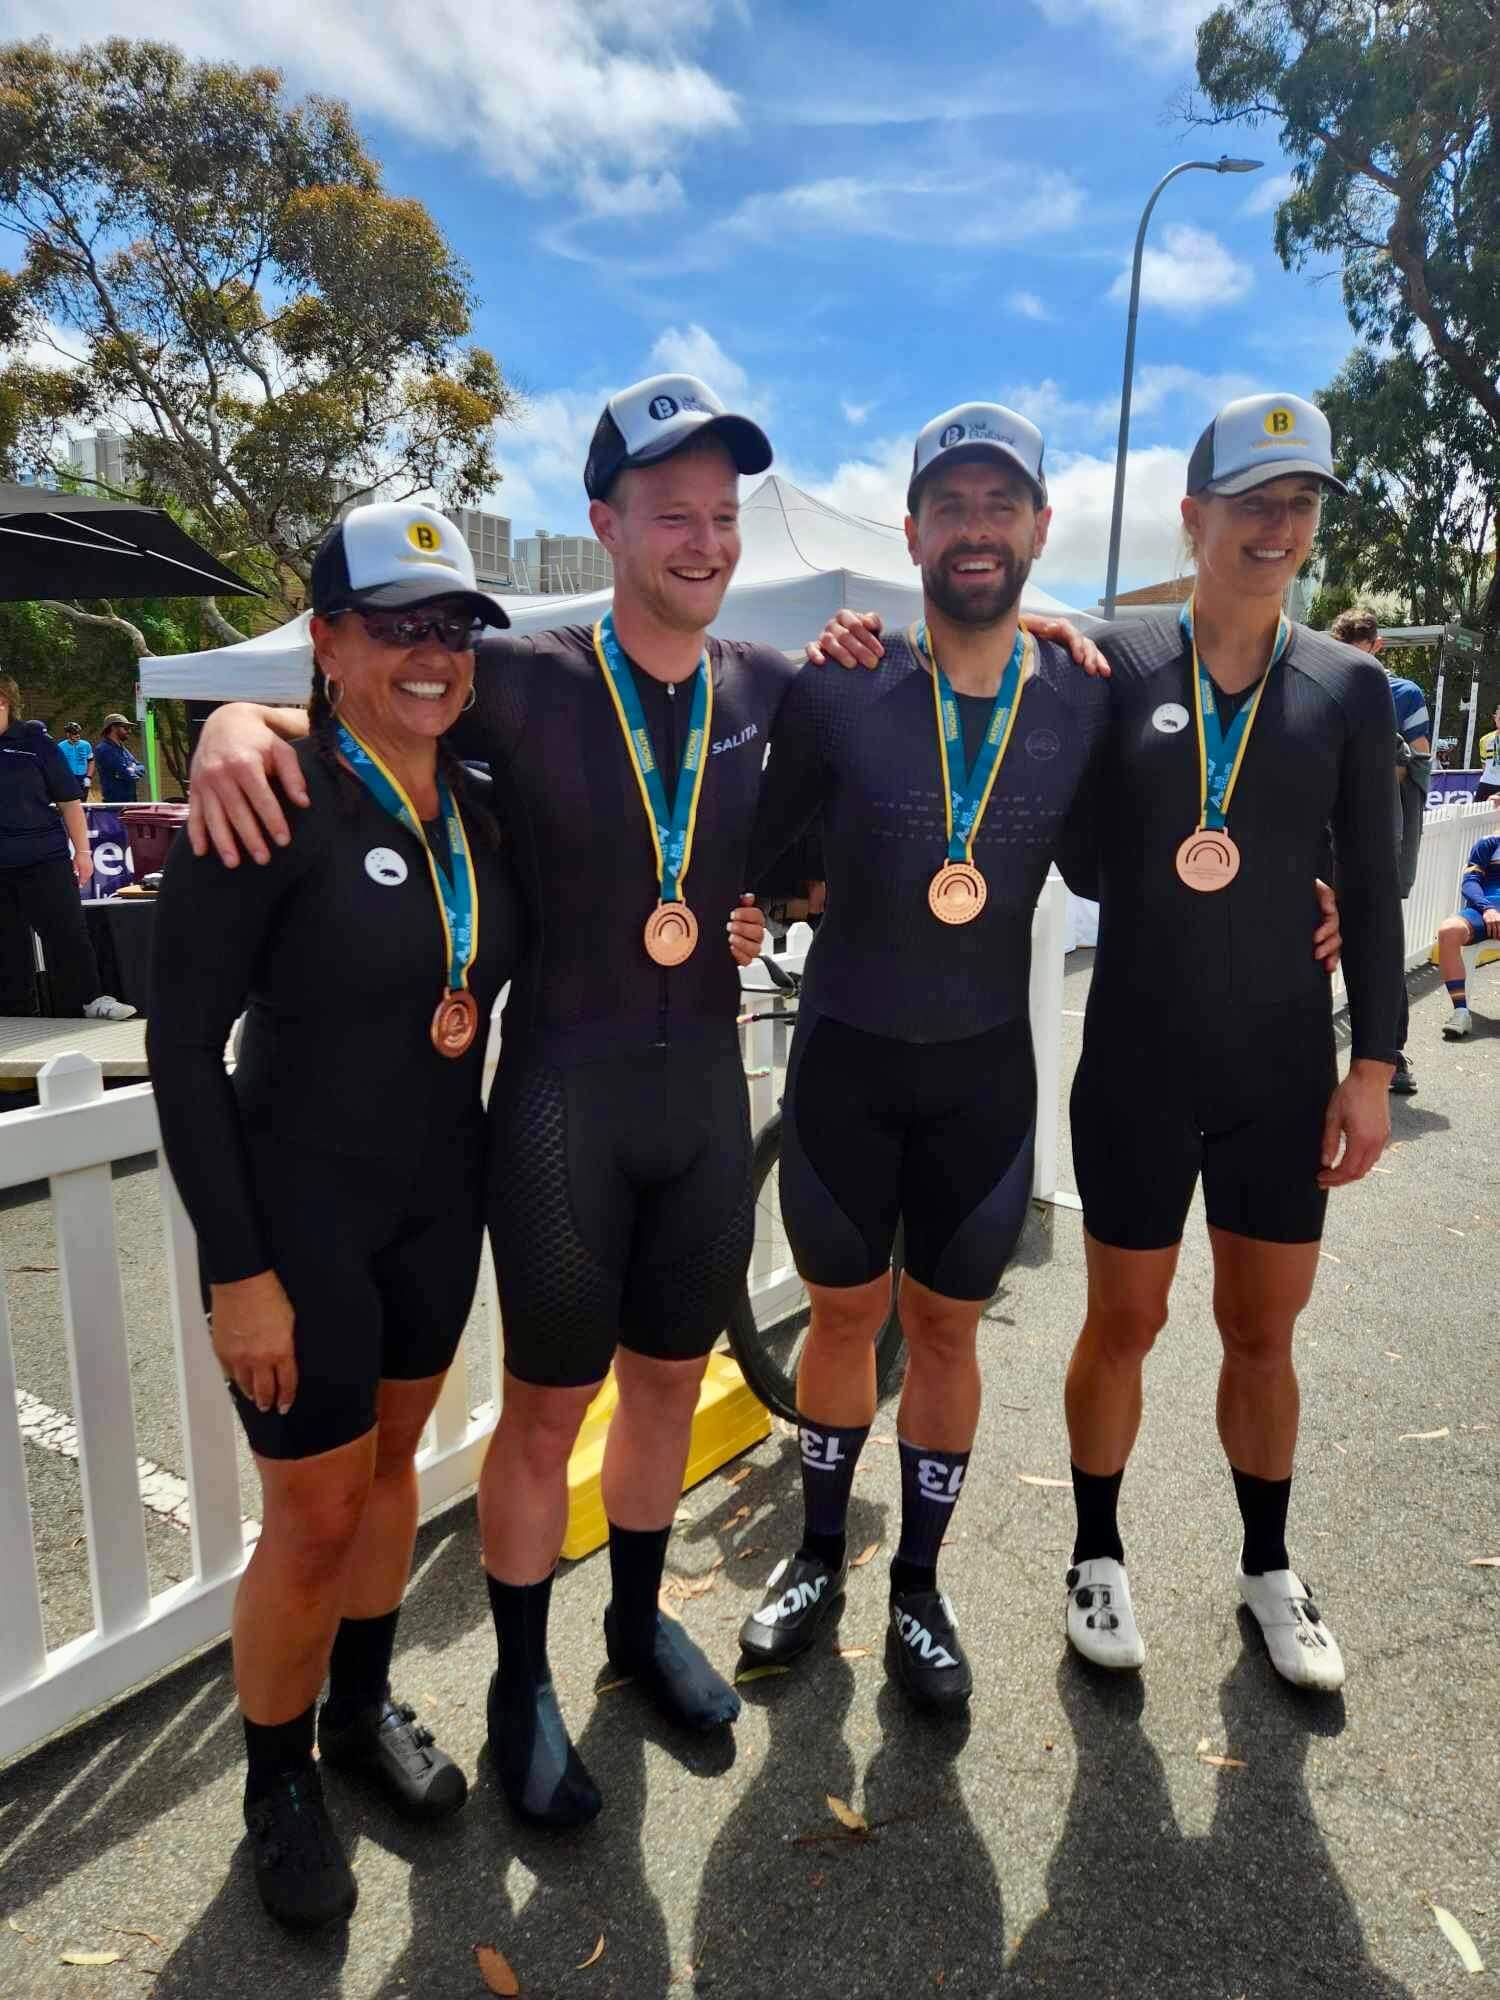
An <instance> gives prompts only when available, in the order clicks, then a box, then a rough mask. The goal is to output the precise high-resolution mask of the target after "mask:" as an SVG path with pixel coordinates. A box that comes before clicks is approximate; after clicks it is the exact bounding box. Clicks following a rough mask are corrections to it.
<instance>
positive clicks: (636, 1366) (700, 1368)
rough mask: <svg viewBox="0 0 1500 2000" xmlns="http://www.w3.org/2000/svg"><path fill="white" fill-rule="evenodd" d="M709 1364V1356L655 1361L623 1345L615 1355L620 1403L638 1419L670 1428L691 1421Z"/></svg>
mask: <svg viewBox="0 0 1500 2000" xmlns="http://www.w3.org/2000/svg"><path fill="white" fill-rule="evenodd" d="M706 1367H707V1361H706V1359H705V1360H703V1361H651V1360H649V1359H641V1358H640V1357H637V1356H635V1355H631V1354H628V1353H627V1352H626V1351H625V1350H623V1349H622V1350H621V1352H620V1353H619V1354H618V1355H616V1357H615V1387H616V1389H617V1391H618V1392H619V1397H620V1407H621V1409H622V1410H624V1411H625V1412H626V1413H627V1414H628V1416H629V1418H630V1419H631V1420H632V1421H633V1422H635V1423H641V1422H646V1423H651V1424H653V1425H657V1426H659V1427H661V1428H663V1429H667V1430H671V1429H676V1428H680V1427H681V1426H682V1425H684V1424H690V1423H691V1422H692V1421H693V1413H694V1411H695V1410H696V1409H697V1407H698V1397H699V1395H700V1394H701V1392H702V1388H703V1374H704V1370H705V1368H706Z"/></svg>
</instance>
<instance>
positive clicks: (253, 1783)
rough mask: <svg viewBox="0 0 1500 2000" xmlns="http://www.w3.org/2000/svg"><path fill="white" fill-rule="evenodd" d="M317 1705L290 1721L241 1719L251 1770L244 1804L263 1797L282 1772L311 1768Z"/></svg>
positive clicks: (246, 1785)
mask: <svg viewBox="0 0 1500 2000" xmlns="http://www.w3.org/2000/svg"><path fill="white" fill-rule="evenodd" d="M317 1712H318V1705H317V1703H316V1702H313V1703H311V1704H310V1705H309V1706H308V1707H307V1708H305V1709H303V1711H302V1713H301V1714H300V1715H294V1716H293V1717H292V1719H291V1721H290V1722H252V1721H251V1720H250V1718H249V1716H248V1715H242V1716H241V1717H240V1721H241V1722H242V1723H243V1724H244V1725H245V1755H246V1758H247V1759H248V1769H247V1770H246V1772H245V1803H246V1805H249V1804H250V1803H251V1801H252V1800H254V1799H258V1798H261V1797H262V1796H263V1795H264V1794H265V1793H266V1792H268V1791H269V1790H270V1789H271V1787H272V1786H273V1785H274V1784H275V1782H276V1780H277V1779H278V1778H279V1777H280V1776H281V1774H282V1772H283V1771H300V1770H301V1769H302V1768H303V1766H304V1765H306V1766H307V1768H308V1769H309V1770H310V1769H311V1768H312V1754H313V1729H314V1725H315V1721H316V1717H317Z"/></svg>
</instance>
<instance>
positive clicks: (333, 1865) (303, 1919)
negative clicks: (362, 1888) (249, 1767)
mask: <svg viewBox="0 0 1500 2000" xmlns="http://www.w3.org/2000/svg"><path fill="white" fill-rule="evenodd" d="M245 1825H246V1827H247V1828H248V1830H249V1834H250V1846H251V1851H252V1854H253V1856H254V1860H255V1886H256V1888H257V1889H258V1890H259V1891H260V1900H261V1901H262V1902H263V1903H264V1904H265V1906H266V1908H267V1910H269V1911H270V1913H271V1915H272V1916H273V1917H275V1918H276V1920H277V1922H278V1923H283V1924H286V1925H287V1926H288V1927H289V1928H290V1929H292V1930H298V1931H312V1930H318V1929H320V1928H321V1927H322V1926H323V1925H324V1924H339V1923H343V1922H345V1921H346V1920H347V1919H348V1918H349V1917H350V1916H352V1915H353V1913H354V1905H355V1904H356V1903H357V1902H358V1901H359V1888H358V1885H357V1884H356V1882H355V1880H354V1876H353V1873H352V1871H351V1870H350V1867H349V1863H348V1861H347V1859H346V1858H345V1855H344V1850H343V1847H342V1846H341V1845H340V1842H339V1837H338V1835H337V1833H336V1832H335V1831H334V1826H333V1821H332V1820H331V1819H330V1818H329V1817H328V1808H327V1807H326V1806H325V1805H324V1803H323V1781H322V1779H321V1778H320V1777H319V1776H318V1773H317V1771H316V1770H315V1769H314V1767H313V1766H312V1765H311V1764H307V1765H305V1766H304V1767H303V1768H302V1769H301V1770H296V1771H282V1772H280V1773H279V1774H278V1776H277V1778H276V1781H275V1783H274V1784H273V1785H272V1787H271V1789H270V1790H269V1791H266V1792H262V1793H261V1795H260V1797H259V1798H257V1799H254V1800H252V1801H250V1802H249V1803H248V1804H247V1805H246V1807H245Z"/></svg>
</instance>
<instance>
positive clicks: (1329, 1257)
mask: <svg viewBox="0 0 1500 2000" xmlns="http://www.w3.org/2000/svg"><path fill="white" fill-rule="evenodd" d="M1318 1255H1319V1256H1320V1257H1321V1258H1322V1259H1323V1260H1324V1262H1325V1263H1328V1264H1342V1263H1343V1261H1344V1260H1343V1258H1342V1257H1335V1256H1334V1254H1333V1252H1332V1251H1331V1250H1320V1251H1319V1252H1318Z"/></svg>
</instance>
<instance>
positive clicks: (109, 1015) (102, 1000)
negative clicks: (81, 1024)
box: [83, 993, 136, 1021]
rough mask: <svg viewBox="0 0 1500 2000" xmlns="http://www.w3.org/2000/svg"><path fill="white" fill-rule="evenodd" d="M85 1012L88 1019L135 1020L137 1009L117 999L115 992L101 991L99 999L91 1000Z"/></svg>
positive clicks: (85, 1017)
mask: <svg viewBox="0 0 1500 2000" xmlns="http://www.w3.org/2000/svg"><path fill="white" fill-rule="evenodd" d="M83 1014H84V1019H85V1020H87V1021H133V1020H134V1019H135V1016H136V1009H135V1008H134V1007H130V1006H127V1005H126V1003H125V1002H124V1001H123V1000H117V999H116V998H115V996H114V995H113V993H101V994H100V995H99V998H98V999H97V1000H90V1002H89V1004H88V1005H87V1007H85V1008H84V1010H83Z"/></svg>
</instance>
